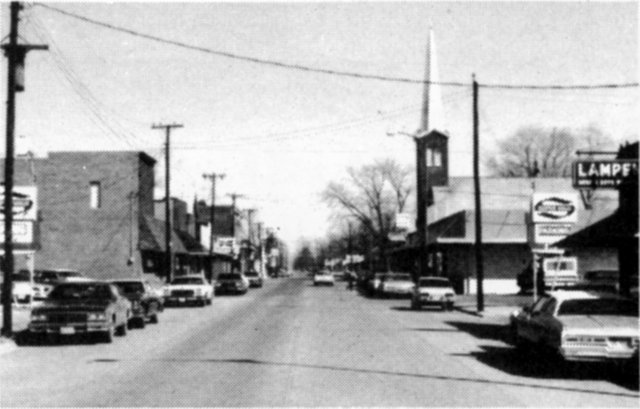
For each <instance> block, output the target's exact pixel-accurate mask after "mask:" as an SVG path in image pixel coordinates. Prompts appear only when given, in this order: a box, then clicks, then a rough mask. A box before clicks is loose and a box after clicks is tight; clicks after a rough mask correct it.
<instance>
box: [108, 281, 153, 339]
mask: <svg viewBox="0 0 640 409" xmlns="http://www.w3.org/2000/svg"><path fill="white" fill-rule="evenodd" d="M111 282H112V283H113V284H115V285H116V286H118V288H119V289H120V291H121V292H122V294H123V295H124V296H125V297H127V299H129V301H131V317H130V318H129V326H130V327H134V326H135V327H137V328H144V327H145V325H146V323H147V322H149V323H151V324H157V323H158V314H159V313H160V311H162V309H163V303H162V298H160V297H158V296H157V295H156V293H155V291H154V290H153V289H152V288H151V286H150V285H149V283H148V282H147V281H146V280H143V279H138V278H130V279H121V280H112V281H111Z"/></svg>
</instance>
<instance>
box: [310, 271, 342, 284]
mask: <svg viewBox="0 0 640 409" xmlns="http://www.w3.org/2000/svg"><path fill="white" fill-rule="evenodd" d="M335 282H336V279H335V278H334V277H333V273H331V271H318V272H317V273H315V274H314V275H313V285H315V286H318V285H329V286H333V285H334V284H335Z"/></svg>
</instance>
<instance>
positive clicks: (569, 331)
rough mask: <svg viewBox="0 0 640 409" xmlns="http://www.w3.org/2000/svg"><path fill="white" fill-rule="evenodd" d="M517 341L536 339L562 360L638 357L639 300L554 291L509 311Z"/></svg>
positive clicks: (533, 342)
mask: <svg viewBox="0 0 640 409" xmlns="http://www.w3.org/2000/svg"><path fill="white" fill-rule="evenodd" d="M510 325H511V331H512V335H513V339H514V342H515V343H516V346H518V347H520V348H522V347H523V346H525V345H535V346H540V347H544V348H547V349H550V350H552V351H555V352H557V353H558V354H559V355H560V356H562V357H563V358H564V359H565V360H567V361H618V362H621V361H625V360H630V359H636V360H637V359H638V337H639V334H638V303H637V301H634V300H631V299H626V298H622V297H620V296H617V295H615V294H603V293H595V292H588V291H555V292H551V293H549V294H547V295H544V296H542V297H540V298H539V299H538V300H537V301H536V302H534V303H533V304H532V305H531V306H529V307H525V308H523V309H522V310H521V311H517V312H514V313H513V314H512V315H511V317H510Z"/></svg>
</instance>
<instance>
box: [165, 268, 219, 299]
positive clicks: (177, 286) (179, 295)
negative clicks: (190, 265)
mask: <svg viewBox="0 0 640 409" xmlns="http://www.w3.org/2000/svg"><path fill="white" fill-rule="evenodd" d="M162 291H163V299H164V305H165V306H167V305H180V304H196V305H199V306H201V307H204V306H205V305H209V304H211V300H212V299H213V287H212V286H211V284H209V282H208V281H207V280H206V279H205V278H204V277H203V276H201V275H196V274H190V275H184V276H178V277H175V278H174V279H173V281H171V283H169V284H167V285H165V286H164V288H163V290H162Z"/></svg>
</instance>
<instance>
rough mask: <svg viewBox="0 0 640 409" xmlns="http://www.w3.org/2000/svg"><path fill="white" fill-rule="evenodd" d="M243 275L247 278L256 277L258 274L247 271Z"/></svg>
mask: <svg viewBox="0 0 640 409" xmlns="http://www.w3.org/2000/svg"><path fill="white" fill-rule="evenodd" d="M244 275H246V276H247V277H258V273H256V272H255V271H247V272H246V273H244Z"/></svg>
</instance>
